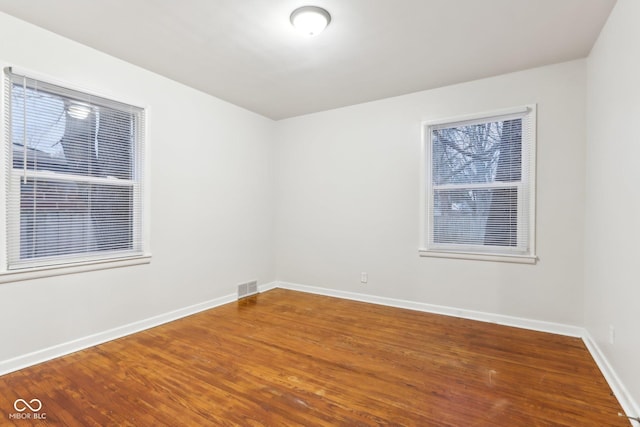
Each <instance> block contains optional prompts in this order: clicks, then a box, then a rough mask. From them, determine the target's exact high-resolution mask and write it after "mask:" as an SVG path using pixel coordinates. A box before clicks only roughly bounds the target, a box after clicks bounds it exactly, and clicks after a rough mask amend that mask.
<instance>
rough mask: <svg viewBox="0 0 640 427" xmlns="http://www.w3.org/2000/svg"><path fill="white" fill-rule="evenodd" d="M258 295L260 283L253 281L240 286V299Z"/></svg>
mask: <svg viewBox="0 0 640 427" xmlns="http://www.w3.org/2000/svg"><path fill="white" fill-rule="evenodd" d="M257 293H258V281H257V280H252V281H250V282H246V283H240V284H239V285H238V299H241V298H245V297H248V296H251V295H255V294H257Z"/></svg>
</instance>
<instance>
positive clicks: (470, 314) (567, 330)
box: [277, 282, 584, 338]
mask: <svg viewBox="0 0 640 427" xmlns="http://www.w3.org/2000/svg"><path fill="white" fill-rule="evenodd" d="M277 287H279V288H283V289H290V290H292V291H301V292H307V293H312V294H319V295H326V296H332V297H337V298H344V299H350V300H354V301H362V302H369V303H373V304H380V305H386V306H390V307H397V308H406V309H409V310H416V311H424V312H426V313H434V314H444V315H446V316H453V317H461V318H463V319H470V320H479V321H482V322H488V323H495V324H498V325H505V326H514V327H517V328H522V329H531V330H534V331H541V332H550V333H553V334H558V335H566V336H570V337H578V338H579V337H582V336H583V335H584V329H583V328H581V327H579V326H572V325H564V324H561V323H552V322H544V321H541V320H532V319H525V318H522V317H514V316H505V315H502V314H493V313H485V312H482V311H473V310H465V309H460V308H454V307H447V306H443V305H435V304H427V303H422V302H415V301H408V300H401V299H395V298H387V297H379V296H375V295H368V294H360V293H355V292H346V291H338V290H334V289H327V288H319V287H315V286H306V285H300V284H297V283H288V282H277Z"/></svg>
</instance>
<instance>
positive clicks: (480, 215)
mask: <svg viewBox="0 0 640 427" xmlns="http://www.w3.org/2000/svg"><path fill="white" fill-rule="evenodd" d="M517 222H518V190H517V188H515V187H501V188H490V189H477V188H475V189H456V190H435V191H434V197H433V242H434V243H436V244H456V245H483V246H507V247H508V246H511V247H515V246H517V243H518V239H517V237H518V235H517V233H518V223H517Z"/></svg>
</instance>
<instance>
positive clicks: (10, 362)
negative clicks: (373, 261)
mask: <svg viewBox="0 0 640 427" xmlns="http://www.w3.org/2000/svg"><path fill="white" fill-rule="evenodd" d="M263 287H264V288H265V289H273V288H274V287H275V285H274V284H266V285H263ZM236 300H237V295H236V294H231V295H225V296H223V297H220V298H215V299H212V300H209V301H205V302H201V303H198V304H194V305H191V306H188V307H184V308H180V309H178V310H174V311H170V312H168V313H164V314H160V315H158V316H154V317H150V318H148V319H144V320H140V321H137V322H133V323H129V324H127V325H123V326H119V327H117V328H113V329H109V330H107V331H104V332H99V333H97V334H93V335H89V336H86V337H82V338H78V339H76V340H73V341H69V342H66V343H62V344H58V345H54V346H51V347H48V348H44V349H42V350H37V351H34V352H32V353H28V354H24V355H21V356H18V357H15V358H12V359H7V360H2V361H0V375H4V374H8V373H9V372H14V371H17V370H20V369H23V368H26V367H29V366H33V365H37V364H38V363H42V362H46V361H48V360H52V359H55V358H58V357H61V356H65V355H67V354H71V353H75V352H76V351H80V350H84V349H86V348H89V347H93V346H95V345H98V344H103V343H105V342H107V341H112V340H114V339H117V338H122V337H124V336H127V335H131V334H134V333H136V332H140V331H143V330H145V329H150V328H154V327H156V326H159V325H162V324H164V323H168V322H171V321H174V320H178V319H180V318H183V317H186V316H190V315H192V314H196V313H199V312H201V311H204V310H208V309H210V308H215V307H218V306H220V305H223V304H227V303H230V302H233V301H236Z"/></svg>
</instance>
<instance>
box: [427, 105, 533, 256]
mask: <svg viewBox="0 0 640 427" xmlns="http://www.w3.org/2000/svg"><path fill="white" fill-rule="evenodd" d="M423 126H424V128H423V148H424V156H423V157H424V158H423V162H424V166H425V167H424V168H423V170H424V173H423V180H424V182H423V184H424V185H423V190H424V191H423V194H424V198H425V200H424V204H423V206H424V209H423V215H422V216H423V236H422V242H423V243H422V247H421V249H420V253H421V255H425V256H443V257H455V258H476V259H489V260H499V261H515V262H530V263H533V262H535V250H534V212H535V209H534V208H535V206H534V202H535V188H534V182H535V178H534V173H535V164H534V162H535V106H528V107H525V108H521V109H518V110H512V111H508V112H502V113H498V114H491V115H483V116H476V117H472V118H464V119H454V120H446V121H438V122H428V123H424V125H423Z"/></svg>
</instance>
